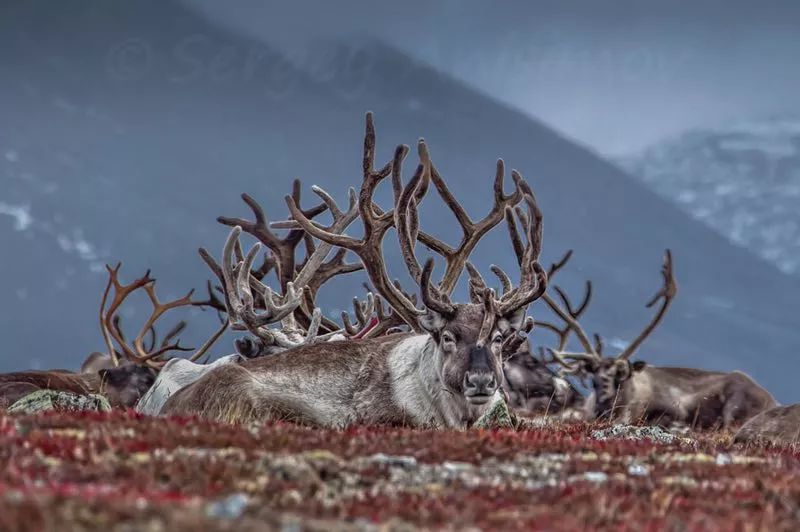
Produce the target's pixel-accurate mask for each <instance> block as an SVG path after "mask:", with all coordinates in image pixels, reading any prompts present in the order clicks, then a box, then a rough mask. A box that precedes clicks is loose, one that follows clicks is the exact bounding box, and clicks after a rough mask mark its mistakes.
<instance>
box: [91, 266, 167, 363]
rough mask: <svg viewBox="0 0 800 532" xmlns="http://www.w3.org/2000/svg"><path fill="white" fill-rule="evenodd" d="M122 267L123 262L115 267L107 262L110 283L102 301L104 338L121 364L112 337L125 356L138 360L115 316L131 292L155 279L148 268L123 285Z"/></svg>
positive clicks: (101, 325)
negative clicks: (142, 274)
mask: <svg viewBox="0 0 800 532" xmlns="http://www.w3.org/2000/svg"><path fill="white" fill-rule="evenodd" d="M121 267H122V263H121V262H119V263H117V265H116V266H115V267H113V268H112V267H111V266H109V265H108V264H106V270H107V271H108V284H107V285H106V289H105V291H104V292H103V298H102V300H101V303H100V329H101V331H102V333H103V338H104V339H105V340H106V345H107V346H108V349H109V355H110V356H111V358H112V361H114V363H115V364H116V365H119V357H118V355H117V352H116V350H115V349H114V345H113V343H112V341H111V340H112V338H113V340H114V341H116V342H117V345H119V347H120V349H121V350H122V353H123V355H124V356H125V357H127V358H129V359H130V360H136V352H135V351H134V350H133V349H131V348H130V347H129V346H128V344H127V342H126V341H125V337H124V335H123V334H122V331H121V330H120V329H119V328H118V325H119V323H118V322H117V323H115V320H114V317H115V315H116V313H117V310H118V309H119V307H120V305H121V304H122V302H123V301H125V299H126V298H127V297H128V296H129V295H130V294H132V293H133V292H135V291H136V290H139V289H140V288H142V287H143V286H146V285H147V284H148V283H152V282H153V280H154V279H153V278H152V277H150V270H147V272H145V274H144V276H142V277H140V278H139V279H136V280H134V281H133V282H131V283H130V284H127V285H123V284H122V283H120V281H119V270H120V268H121ZM112 289H113V290H114V296H113V298H112V300H111V302H110V303H108V308H106V304H107V302H108V296H109V294H110V291H111V290H112Z"/></svg>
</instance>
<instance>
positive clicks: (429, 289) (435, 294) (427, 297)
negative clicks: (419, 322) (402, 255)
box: [420, 258, 456, 316]
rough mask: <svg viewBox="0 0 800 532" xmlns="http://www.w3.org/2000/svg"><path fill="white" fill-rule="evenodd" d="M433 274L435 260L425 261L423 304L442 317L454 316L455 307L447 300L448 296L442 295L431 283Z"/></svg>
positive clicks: (422, 283) (422, 281) (421, 281)
mask: <svg viewBox="0 0 800 532" xmlns="http://www.w3.org/2000/svg"><path fill="white" fill-rule="evenodd" d="M432 273H433V258H429V259H428V260H426V261H425V266H424V267H423V268H422V274H421V278H420V284H421V287H422V290H421V291H420V292H421V294H422V303H423V304H424V305H425V306H426V307H428V308H429V309H431V310H433V311H435V312H438V313H439V314H441V315H442V316H453V315H454V314H455V312H456V308H455V306H454V305H453V304H452V303H451V302H450V301H448V300H447V299H445V298H446V297H447V296H445V295H444V294H442V293H441V291H439V290H438V289H437V288H436V287H435V286H433V284H432V283H431V274H432Z"/></svg>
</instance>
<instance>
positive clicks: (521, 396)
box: [503, 342, 584, 414]
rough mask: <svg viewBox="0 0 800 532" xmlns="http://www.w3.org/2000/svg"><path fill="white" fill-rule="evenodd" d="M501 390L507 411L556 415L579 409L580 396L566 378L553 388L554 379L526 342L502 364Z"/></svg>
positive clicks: (551, 372) (555, 377)
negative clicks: (504, 397)
mask: <svg viewBox="0 0 800 532" xmlns="http://www.w3.org/2000/svg"><path fill="white" fill-rule="evenodd" d="M503 373H504V375H505V381H504V388H505V389H506V391H507V392H508V403H509V406H510V407H511V408H514V409H519V410H524V411H526V412H529V413H531V414H559V413H564V412H566V411H567V410H576V409H581V408H582V405H583V400H584V398H583V396H582V395H581V393H580V392H579V391H578V390H577V389H575V387H574V386H573V385H572V384H571V383H570V382H569V381H567V380H566V379H560V380H561V382H562V383H563V384H562V386H560V387H557V386H556V382H557V381H556V379H558V376H557V375H556V374H554V373H553V371H551V370H550V368H548V367H547V364H545V363H543V362H542V361H541V360H539V359H538V358H536V357H534V356H533V355H532V353H531V351H530V346H529V344H528V342H525V343H524V344H522V346H521V347H520V348H519V350H517V352H515V353H514V354H512V355H511V356H509V357H507V358H506V359H505V361H504V362H503Z"/></svg>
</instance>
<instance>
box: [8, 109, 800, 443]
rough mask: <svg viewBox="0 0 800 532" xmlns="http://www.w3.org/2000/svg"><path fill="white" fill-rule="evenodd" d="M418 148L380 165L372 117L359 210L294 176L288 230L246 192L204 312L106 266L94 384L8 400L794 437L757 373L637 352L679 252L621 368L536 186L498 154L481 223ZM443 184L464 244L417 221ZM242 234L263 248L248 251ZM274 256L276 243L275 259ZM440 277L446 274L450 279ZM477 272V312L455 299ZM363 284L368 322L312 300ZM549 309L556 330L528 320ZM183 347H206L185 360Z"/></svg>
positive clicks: (70, 383)
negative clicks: (46, 398)
mask: <svg viewBox="0 0 800 532" xmlns="http://www.w3.org/2000/svg"><path fill="white" fill-rule="evenodd" d="M408 151H409V150H408V147H407V146H398V147H397V149H396V150H395V152H394V156H393V158H392V160H391V161H389V162H387V163H386V164H385V165H384V166H382V167H380V168H375V165H374V162H375V130H374V125H373V119H372V115H371V114H367V119H366V133H365V138H364V152H363V180H362V182H361V186H360V190H358V191H355V190H354V189H350V190H349V205H348V207H347V209H346V210H343V209H342V208H341V207H340V206H339V205H338V204H337V202H336V201H335V200H334V199H333V197H332V196H331V195H330V194H328V193H327V192H326V191H325V190H323V189H322V188H320V187H312V191H313V192H314V194H315V195H316V196H318V197H319V199H320V203H318V204H316V205H314V206H311V207H303V206H302V205H301V185H300V182H299V181H295V183H294V187H293V190H292V193H291V194H290V195H287V196H286V198H285V200H286V205H287V207H288V211H289V216H288V218H287V219H286V220H280V221H274V222H269V221H268V219H267V217H266V215H265V213H264V211H263V209H262V208H261V206H260V205H259V204H258V203H257V202H256V201H255V200H254V199H253V198H251V197H250V196H248V195H246V194H244V195H243V196H242V197H243V199H244V201H245V203H246V204H247V205H248V207H249V208H250V209H251V210H252V212H253V217H254V220H252V221H251V220H246V219H238V218H226V217H220V218H218V221H219V222H220V223H222V224H224V225H226V226H229V227H230V228H231V230H230V233H229V235H228V237H227V239H226V241H225V244H224V246H223V249H222V255H221V256H220V258H219V260H217V259H215V258H214V257H213V255H212V254H211V253H209V252H208V251H207V250H205V249H200V256H201V258H202V259H203V260H204V261H205V263H206V264H207V265H208V266H209V268H210V270H211V271H212V272H213V274H214V276H215V277H216V282H215V283H211V282H209V284H208V297H207V299H205V300H195V299H193V298H192V296H193V293H192V292H190V293H189V294H187V295H186V296H184V297H182V298H179V299H176V300H173V301H167V302H163V301H161V300H160V299H159V298H158V296H157V294H156V290H155V286H156V283H155V280H154V279H153V278H152V277H150V275H149V272H148V273H147V274H145V275H144V276H143V277H141V278H139V279H136V280H134V281H133V282H131V283H130V284H124V283H122V282H121V281H120V278H119V273H120V265H117V266H116V267H110V266H109V267H107V268H108V283H107V285H106V288H105V291H104V293H103V296H102V301H101V307H100V314H99V322H100V329H101V332H102V335H103V339H104V343H105V345H106V352H105V353H92V354H91V355H90V356H89V357H88V358H87V359H86V361H85V362H84V363H83V365H82V366H81V369H80V371H79V372H71V371H68V370H50V371H22V372H15V373H8V374H4V375H0V406H3V405H10V404H12V403H13V402H14V401H16V400H18V399H20V398H21V397H23V396H25V395H27V394H29V393H31V392H33V391H36V390H40V389H55V390H62V391H66V392H72V393H77V394H90V393H97V394H102V395H105V396H106V397H107V398H108V399H109V402H110V403H111V405H112V406H113V407H118V408H135V409H136V410H137V411H138V412H141V413H142V414H147V415H172V416H199V417H203V418H208V419H212V420H216V421H220V422H228V423H249V422H259V421H264V420H270V419H281V420H291V421H294V422H298V423H304V424H309V425H314V426H320V427H331V428H343V427H347V426H351V425H357V424H392V425H408V426H414V427H434V428H453V429H464V428H468V427H470V426H471V425H472V424H473V423H474V422H475V421H476V420H477V419H478V418H480V417H481V416H482V415H483V414H484V413H486V412H487V411H488V410H489V409H491V408H493V407H494V406H495V403H497V402H498V401H506V402H507V403H508V405H509V407H510V408H511V409H512V410H513V411H515V412H516V413H517V414H519V415H520V416H547V417H553V418H558V419H560V420H563V421H564V422H566V421H570V420H578V421H581V420H583V421H590V420H595V419H610V420H613V421H616V422H620V423H648V424H658V425H662V426H668V427H683V428H689V429H694V430H714V429H722V430H726V431H738V432H736V435H735V439H736V440H737V441H742V442H752V441H757V440H761V439H768V440H769V441H779V442H784V443H793V442H794V441H795V440H796V439H797V437H798V432H799V431H800V406H797V405H794V406H778V404H777V403H776V402H775V400H774V399H773V398H772V396H771V395H770V394H769V392H767V391H766V390H765V389H764V388H762V387H761V386H759V385H758V384H757V383H756V382H755V381H753V380H752V379H751V378H750V377H748V376H747V375H745V374H743V373H740V372H731V373H723V372H715V371H705V370H699V369H693V368H676V367H655V366H651V365H648V364H646V363H645V362H642V361H638V360H637V361H632V360H631V358H632V357H633V355H634V354H635V353H636V352H637V350H638V349H639V348H640V347H641V345H642V344H643V343H644V342H645V340H646V339H647V337H648V336H649V335H650V334H651V333H652V332H653V330H654V329H656V328H657V327H658V325H659V324H660V323H661V322H662V321H663V319H664V317H665V315H666V313H667V311H668V309H669V307H670V304H671V303H672V301H673V299H674V298H675V296H676V294H677V284H676V282H675V278H674V273H673V263H672V255H671V253H670V252H669V251H667V252H666V253H665V255H664V262H663V266H662V270H661V274H662V277H663V286H662V288H661V289H660V290H659V291H658V293H657V294H656V295H655V296H654V297H653V299H652V300H651V301H650V302H649V303H648V305H647V307H648V308H652V307H655V311H654V315H653V317H652V318H651V319H650V320H649V322H647V324H646V325H645V327H644V328H643V329H642V332H641V333H640V334H639V335H638V336H637V337H636V338H635V339H634V340H633V341H631V342H630V343H629V344H628V346H627V347H626V348H625V349H624V350H622V351H621V352H620V353H618V354H615V355H614V356H608V355H606V354H604V345H603V341H602V339H601V337H600V336H599V335H594V336H593V337H590V336H589V335H588V334H587V333H586V332H585V331H584V329H583V327H582V326H581V324H580V318H581V316H582V315H583V314H584V312H585V311H586V309H587V308H588V306H589V304H590V301H591V298H592V284H591V282H587V284H586V290H585V293H584V295H583V298H582V300H581V302H580V303H579V304H578V305H573V303H572V302H571V300H570V298H569V297H568V295H567V294H566V293H565V291H563V290H562V289H561V288H559V287H558V286H555V285H552V281H553V279H555V278H556V276H557V274H558V272H559V271H560V270H562V269H563V268H564V267H565V266H566V265H567V263H568V262H569V260H570V259H571V256H572V253H571V252H568V253H567V254H566V255H565V256H564V258H563V259H562V260H561V261H559V262H558V263H555V264H553V265H551V266H550V267H549V268H548V269H545V268H544V267H543V266H542V265H541V263H540V262H539V257H540V253H541V250H542V236H543V226H542V213H541V210H540V209H539V206H538V205H537V202H536V197H535V195H534V192H533V189H532V188H531V186H530V185H529V184H528V183H527V182H526V180H525V179H523V177H522V176H521V175H520V174H519V173H517V172H516V171H512V172H511V179H512V182H513V190H512V191H511V192H510V193H507V192H506V190H505V168H504V164H503V161H502V160H499V161H498V162H497V169H496V174H495V177H494V183H493V191H492V194H491V195H492V198H493V201H492V205H491V209H490V210H489V212H488V214H486V215H485V216H484V217H483V218H482V219H480V220H477V221H475V220H473V219H472V218H471V217H470V216H469V215H468V214H467V212H466V211H465V210H464V209H463V207H462V206H461V204H460V203H459V201H458V200H457V199H456V197H455V196H454V195H453V193H452V191H451V190H450V188H449V187H448V185H447V184H446V183H445V180H444V179H443V178H442V176H441V175H440V174H439V172H438V170H437V168H436V166H435V165H434V164H433V161H432V159H431V156H430V153H429V151H428V147H427V146H426V144H425V142H424V141H423V140H420V141H419V143H418V146H417V152H418V158H419V161H418V163H417V166H416V169H415V171H414V172H413V174H412V176H411V177H410V179H408V181H407V182H404V179H403V163H404V162H405V159H406V157H407V155H408ZM385 180H388V181H389V182H390V185H391V190H392V192H393V198H394V201H393V204H392V205H391V206H389V207H381V206H379V205H378V204H377V203H376V201H375V199H374V196H375V191H376V189H377V187H378V186H379V185H380V184H381V182H383V181H385ZM433 190H435V192H436V194H438V196H439V197H440V198H441V200H442V201H443V203H444V204H445V205H446V206H447V208H448V209H449V210H450V211H451V212H452V214H453V216H454V217H455V219H456V221H457V222H458V225H459V226H460V228H461V238H460V240H459V241H458V242H457V243H456V244H449V243H446V242H444V241H442V240H441V239H440V238H438V237H437V236H434V234H433V233H432V232H429V231H426V228H424V227H423V226H422V225H421V221H420V215H419V209H420V206H421V204H422V203H423V202H424V201H425V199H426V197H428V195H429V194H430V193H431V192H432V191H433ZM323 214H325V215H326V216H327V217H326V220H327V221H326V222H324V223H323V222H321V221H320V220H321V219H322V218H321V217H322V215H323ZM356 221H359V222H360V225H361V226H362V228H361V230H360V231H357V232H356V234H359V235H360V236H359V237H354V236H351V235H352V234H353V230H351V226H352V225H353V224H354V223H355V222H356ZM501 224H505V226H506V228H507V231H508V235H509V239H510V244H511V248H512V249H513V251H514V255H515V256H516V259H517V261H516V263H517V266H518V272H516V273H515V274H514V275H509V274H508V273H506V272H505V271H503V270H502V269H500V268H499V267H497V266H492V267H491V272H492V275H493V276H495V277H497V281H498V284H497V288H498V290H495V289H494V288H492V287H491V286H490V283H487V282H486V280H485V279H484V277H483V276H482V275H481V273H480V272H479V270H478V269H477V268H476V267H475V266H474V265H473V264H472V263H471V262H469V259H470V256H471V254H472V252H473V251H474V250H475V248H476V246H477V245H478V243H479V242H480V241H481V239H482V238H483V237H484V236H485V235H487V234H488V233H489V232H490V231H491V230H492V229H494V228H496V227H497V226H499V225H501ZM242 233H247V234H249V235H251V236H252V237H254V238H255V239H256V240H257V242H258V243H256V244H255V245H254V246H253V247H252V248H250V249H249V250H247V251H246V252H245V249H244V248H243V247H242V244H241V242H240V237H241V235H242ZM390 235H391V238H389V237H390ZM395 238H396V242H395V244H396V245H397V247H398V248H399V250H400V252H401V256H402V259H403V265H404V266H405V270H406V271H407V274H408V275H407V278H408V279H410V280H411V282H412V283H414V284H416V287H415V288H414V289H413V290H408V289H407V288H404V287H403V286H402V284H401V283H400V282H399V281H397V280H394V279H393V278H392V276H391V275H390V273H389V270H388V269H387V264H386V262H385V258H386V256H385V254H384V246H385V245H386V244H387V241H390V240H393V239H395ZM262 245H263V246H265V247H266V248H267V249H266V252H265V253H263V254H262V253H260V251H261V246H262ZM421 249H425V250H427V251H428V252H429V254H431V255H433V256H438V257H439V258H440V259H441V262H442V264H440V266H439V268H435V260H434V259H433V258H428V259H427V260H424V261H422V262H421V261H420V259H419V258H418V255H417V253H418V251H419V250H421ZM354 258H355V259H357V260H354ZM257 261H258V264H257ZM437 270H439V271H442V272H443V273H441V274H440V275H436V271H437ZM465 270H466V274H467V278H468V287H469V301H465V302H454V301H453V300H452V294H453V292H454V290H455V288H456V286H457V283H458V281H459V280H460V279H461V277H462V275H463V274H464V273H465ZM356 273H360V274H361V275H365V276H366V279H367V280H368V282H366V283H364V285H365V287H366V289H367V291H366V293H365V296H364V298H363V299H358V298H355V299H354V300H353V310H354V318H351V317H350V315H349V314H348V313H346V312H344V313H342V320H341V323H338V322H336V321H334V320H331V319H329V317H328V316H327V315H325V314H324V313H323V312H322V310H321V309H320V308H319V307H318V306H317V304H316V299H317V295H318V293H319V291H320V289H321V288H322V287H323V286H324V285H325V284H326V283H328V282H329V281H331V280H332V279H334V278H336V277H339V276H343V275H352V274H356ZM512 277H514V278H516V281H512ZM549 284H550V285H551V286H548V285H549ZM139 291H141V292H144V293H145V294H146V296H147V298H148V299H149V301H150V303H151V304H152V312H151V314H150V316H149V317H148V318H147V319H146V320H145V322H144V323H143V325H142V326H141V327H140V328H139V330H138V333H137V334H136V336H135V337H133V340H132V341H129V340H128V337H127V336H126V335H125V333H124V332H123V327H122V320H121V318H120V312H119V311H120V309H121V307H122V306H123V304H124V303H125V302H126V301H127V300H128V298H129V296H130V295H131V294H133V293H135V292H139ZM417 295H419V297H418V296H417ZM540 299H541V300H542V302H543V303H544V306H545V308H547V309H548V314H549V315H551V316H552V317H553V318H554V321H553V322H550V321H546V320H544V319H540V316H530V315H528V311H529V309H530V307H531V305H532V303H534V302H535V301H537V300H540ZM193 306H194V307H203V308H212V309H215V310H216V311H217V312H218V315H219V317H220V326H219V328H218V329H217V330H216V331H215V332H214V333H213V334H212V335H211V336H210V337H209V339H208V340H207V341H206V342H205V343H204V344H203V345H202V346H201V347H200V348H199V349H197V350H194V349H188V348H185V347H183V346H181V344H180V341H179V340H178V336H179V335H180V334H181V332H182V330H183V329H184V327H185V325H186V324H185V322H179V323H178V325H177V326H175V327H173V328H172V329H171V330H169V331H168V332H167V333H166V334H165V335H164V336H163V338H159V337H158V333H157V331H156V323H157V322H158V321H159V320H160V319H161V318H162V317H163V315H164V314H166V313H168V312H169V311H171V310H173V309H177V308H185V307H193ZM540 307H541V305H540ZM537 308H538V307H537ZM229 329H230V330H233V331H239V332H241V333H242V336H241V337H240V338H237V339H236V340H235V342H234V345H235V350H236V352H235V353H233V354H229V355H226V356H222V357H219V358H217V359H216V360H214V361H213V362H208V360H209V359H210V354H211V353H212V350H213V348H214V346H215V345H216V342H217V341H218V340H219V338H220V337H221V336H222V335H223V334H224V333H225V332H226V331H228V330H229ZM544 334H553V335H554V336H555V338H556V343H555V345H551V346H544V345H543V340H542V338H541V336H542V335H544ZM532 344H533V345H536V346H537V349H536V350H534V349H533V348H532ZM570 346H572V347H570ZM182 352H185V353H189V352H191V354H187V355H185V356H177V354H178V353H182Z"/></svg>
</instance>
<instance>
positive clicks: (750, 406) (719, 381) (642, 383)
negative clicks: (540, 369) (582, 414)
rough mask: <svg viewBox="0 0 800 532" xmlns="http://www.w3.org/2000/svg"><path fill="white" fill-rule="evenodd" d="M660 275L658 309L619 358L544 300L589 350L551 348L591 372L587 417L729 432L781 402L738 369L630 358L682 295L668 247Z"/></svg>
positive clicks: (569, 367)
mask: <svg viewBox="0 0 800 532" xmlns="http://www.w3.org/2000/svg"><path fill="white" fill-rule="evenodd" d="M661 274H662V277H663V281H664V284H663V287H662V288H661V290H660V291H659V292H658V293H657V294H656V295H655V296H654V297H653V298H652V299H651V300H650V301H649V302H648V303H647V308H651V307H653V306H655V305H656V304H657V303H658V302H659V301H660V302H661V303H660V305H659V307H658V310H657V311H656V313H655V315H654V316H653V318H652V319H651V320H650V322H649V323H648V324H647V325H646V326H645V328H644V329H643V330H642V332H641V333H640V334H639V335H638V336H637V337H636V338H635V339H634V340H633V341H632V342H631V343H630V344H629V345H628V346H627V347H626V348H625V349H624V350H623V351H622V352H621V353H619V354H618V355H617V356H615V357H605V356H603V354H602V342H601V341H600V339H599V336H595V339H596V341H595V345H592V343H591V342H590V341H589V338H588V336H587V335H586V333H585V332H584V331H583V329H582V328H581V326H580V324H579V323H578V321H577V320H576V319H575V316H574V315H572V314H571V313H570V312H568V311H565V310H564V309H562V308H561V307H560V306H559V305H558V304H556V303H555V302H554V301H552V300H545V302H546V303H547V304H548V306H549V307H550V308H551V309H552V310H553V311H554V312H555V313H556V314H557V315H558V316H559V317H560V318H561V319H562V320H563V321H564V322H565V323H566V324H567V325H568V326H569V328H570V329H571V330H572V331H573V332H574V333H575V334H576V336H577V338H578V341H579V342H580V344H581V346H582V348H583V350H584V352H578V353H567V352H564V351H563V348H564V344H563V343H562V344H561V345H559V348H558V349H550V350H549V351H550V353H551V355H552V356H553V359H554V360H555V361H557V362H559V363H560V364H562V365H563V366H564V368H566V371H567V372H568V373H572V374H584V375H589V376H591V379H592V386H593V389H594V391H593V393H592V394H591V396H590V397H589V398H588V399H587V401H586V405H587V407H586V408H587V416H588V417H589V418H604V417H607V418H611V419H614V420H616V421H619V422H621V423H632V422H636V421H645V422H648V423H657V424H661V425H665V426H669V425H670V424H674V425H678V426H689V427H690V428H693V429H716V428H720V427H721V428H722V429H725V430H728V429H731V428H734V427H736V426H738V425H741V424H742V423H743V422H745V421H746V420H748V419H750V418H751V417H753V416H754V415H756V414H758V413H759V412H763V411H764V410H766V409H769V408H772V407H774V406H776V405H777V403H776V402H775V399H774V398H773V397H772V396H771V395H770V394H769V392H767V391H766V390H765V389H764V388H762V387H761V386H759V385H758V384H757V383H756V382H755V381H753V379H751V378H750V377H749V376H747V375H746V374H744V373H741V372H739V371H733V372H730V373H726V372H717V371H707V370H701V369H693V368H680V367H656V366H652V365H649V364H646V363H645V362H643V361H638V360H637V361H634V362H631V361H630V358H631V357H632V356H633V355H634V354H635V353H636V351H637V350H638V349H639V347H640V346H641V345H642V343H643V342H644V341H645V340H646V339H647V337H648V336H649V335H650V334H651V333H652V332H653V330H655V329H656V327H657V326H658V325H659V324H660V323H661V322H662V320H663V318H664V315H665V314H666V312H667V309H668V308H669V306H670V304H671V302H672V300H673V299H674V297H675V295H676V293H677V284H676V282H675V278H674V275H673V268H672V254H671V253H670V251H669V250H667V251H666V252H665V254H664V263H663V266H662V269H661ZM570 360H571V361H572V362H570Z"/></svg>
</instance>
